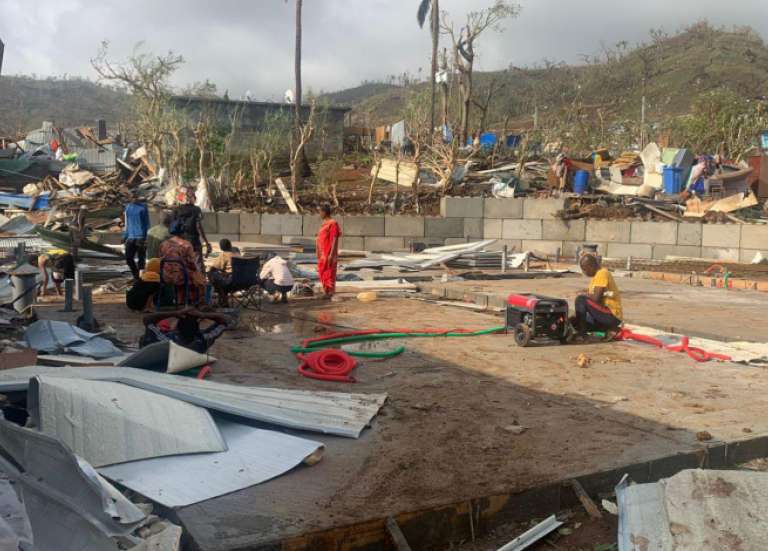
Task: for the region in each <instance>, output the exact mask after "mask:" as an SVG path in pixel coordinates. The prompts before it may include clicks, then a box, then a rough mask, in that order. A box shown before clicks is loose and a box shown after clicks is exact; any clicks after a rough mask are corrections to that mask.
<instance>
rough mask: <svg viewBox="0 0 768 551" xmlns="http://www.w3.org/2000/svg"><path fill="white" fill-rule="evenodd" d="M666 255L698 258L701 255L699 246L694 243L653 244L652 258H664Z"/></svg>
mask: <svg viewBox="0 0 768 551" xmlns="http://www.w3.org/2000/svg"><path fill="white" fill-rule="evenodd" d="M668 256H687V257H690V258H699V257H701V247H697V246H695V245H655V246H654V247H653V258H656V259H658V260H664V259H665V258H667V257H668Z"/></svg>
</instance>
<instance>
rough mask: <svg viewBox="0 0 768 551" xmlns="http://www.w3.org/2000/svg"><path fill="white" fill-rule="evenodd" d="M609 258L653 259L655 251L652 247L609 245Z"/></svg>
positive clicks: (626, 244) (625, 244) (621, 244)
mask: <svg viewBox="0 0 768 551" xmlns="http://www.w3.org/2000/svg"><path fill="white" fill-rule="evenodd" d="M605 256H607V257H608V258H627V257H628V256H631V257H632V258H651V257H652V256H653V250H652V247H651V246H650V245H639V244H638V245H631V244H629V243H608V253H607V254H606V255H605Z"/></svg>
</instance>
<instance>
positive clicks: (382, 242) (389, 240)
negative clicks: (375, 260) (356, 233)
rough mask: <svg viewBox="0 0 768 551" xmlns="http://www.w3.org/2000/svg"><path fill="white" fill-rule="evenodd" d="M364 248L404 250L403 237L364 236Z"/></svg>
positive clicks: (368, 249) (372, 250)
mask: <svg viewBox="0 0 768 551" xmlns="http://www.w3.org/2000/svg"><path fill="white" fill-rule="evenodd" d="M364 240H365V249H364V250H366V251H371V252H393V251H404V250H406V249H407V247H406V246H405V239H404V238H402V237H365V238H364Z"/></svg>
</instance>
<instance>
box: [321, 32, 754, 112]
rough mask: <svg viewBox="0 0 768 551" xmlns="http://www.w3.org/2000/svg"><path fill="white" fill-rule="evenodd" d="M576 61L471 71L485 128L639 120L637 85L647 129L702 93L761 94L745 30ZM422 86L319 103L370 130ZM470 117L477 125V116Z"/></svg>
mask: <svg viewBox="0 0 768 551" xmlns="http://www.w3.org/2000/svg"><path fill="white" fill-rule="evenodd" d="M480 48H481V49H482V43H481V44H480ZM583 61H584V62H583V63H582V64H580V65H565V64H562V63H552V62H544V63H542V64H541V65H540V66H537V67H533V68H523V69H520V68H516V67H514V66H510V67H509V68H508V69H506V70H504V71H496V72H484V73H476V75H475V92H476V93H475V97H476V98H477V99H478V100H481V103H482V102H484V101H485V97H486V96H487V95H488V90H489V87H491V86H493V94H492V99H491V102H490V105H489V109H488V111H489V112H488V120H487V126H493V125H495V126H500V125H502V124H503V122H504V119H505V118H507V117H509V119H510V122H511V123H512V125H515V124H517V125H518V126H527V125H530V123H531V121H532V117H533V113H534V111H536V110H538V113H539V117H540V121H541V120H542V118H544V119H546V118H547V117H567V116H569V113H570V115H572V112H573V111H580V112H581V113H582V114H583V113H586V112H589V113H591V114H593V115H594V114H596V113H597V112H598V111H599V115H600V116H601V117H604V119H605V120H606V122H607V123H613V124H617V123H618V122H620V121H623V119H639V114H640V105H641V97H642V94H643V89H644V87H643V81H644V79H645V83H646V85H645V95H646V100H647V117H648V121H649V122H650V123H653V122H665V121H667V120H668V119H669V118H671V117H674V116H677V115H682V114H685V113H688V112H689V110H690V109H691V105H692V102H693V101H694V99H695V98H696V97H697V96H699V95H701V94H703V93H706V92H710V91H715V90H720V91H722V90H727V91H730V92H733V93H734V94H735V95H737V96H739V97H741V98H755V97H760V96H763V95H764V94H765V93H766V90H767V89H768V48H766V46H765V44H764V42H763V40H762V38H761V37H760V36H759V35H757V34H756V33H755V32H754V31H753V30H752V29H749V28H738V29H731V30H725V29H716V28H713V27H712V26H711V25H709V24H708V23H706V22H701V23H697V24H695V25H692V26H691V27H689V28H687V29H686V30H684V31H682V32H680V33H678V34H676V35H672V36H668V35H666V34H664V33H662V32H660V31H655V32H652V33H651V36H650V37H649V40H648V42H647V43H645V44H641V45H639V46H636V47H634V48H632V47H629V45H628V44H626V43H620V44H617V45H615V46H613V47H611V48H604V50H603V51H602V52H601V53H600V54H597V55H595V56H593V57H591V58H588V59H584V60H583ZM427 88H428V84H427V83H425V82H422V83H420V84H416V85H412V86H409V87H402V86H391V85H384V84H382V85H380V87H379V88H377V87H375V86H372V85H370V84H366V85H365V86H362V87H359V88H353V89H350V90H344V91H342V92H338V93H336V94H330V95H327V96H326V97H327V98H328V99H329V100H330V101H332V102H337V103H339V102H342V101H346V102H348V103H347V104H348V105H350V106H352V107H354V108H355V111H354V115H353V120H355V119H356V120H357V123H358V124H370V125H372V126H375V125H379V124H387V123H391V122H393V121H396V120H398V119H400V118H402V116H403V112H404V109H405V107H406V104H407V102H408V101H409V98H411V97H413V96H414V95H415V94H419V93H423V91H425V90H426V89H427ZM474 112H475V115H476V117H475V119H474V123H473V124H474V125H475V126H477V125H478V124H479V116H480V110H479V109H477V108H475V109H474Z"/></svg>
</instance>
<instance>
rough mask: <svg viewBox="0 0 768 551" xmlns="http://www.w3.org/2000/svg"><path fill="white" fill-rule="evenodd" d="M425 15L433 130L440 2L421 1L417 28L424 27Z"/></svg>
mask: <svg viewBox="0 0 768 551" xmlns="http://www.w3.org/2000/svg"><path fill="white" fill-rule="evenodd" d="M427 13H429V31H430V34H431V35H432V66H431V71H430V86H431V90H432V99H431V102H432V103H431V107H430V123H431V129H432V130H433V131H434V128H435V101H436V98H435V96H436V94H437V90H436V86H437V47H438V45H439V42H440V2H439V0H421V3H420V4H419V11H418V12H417V14H416V19H417V20H418V22H419V27H422V28H423V27H424V23H425V22H426V20H427Z"/></svg>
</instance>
